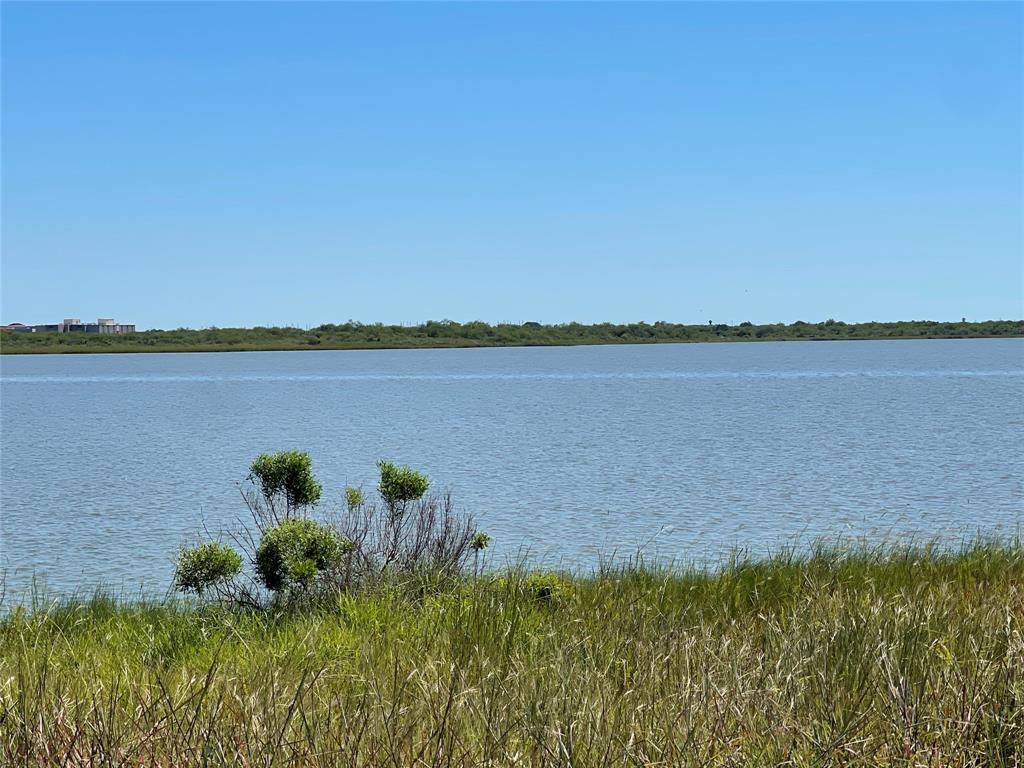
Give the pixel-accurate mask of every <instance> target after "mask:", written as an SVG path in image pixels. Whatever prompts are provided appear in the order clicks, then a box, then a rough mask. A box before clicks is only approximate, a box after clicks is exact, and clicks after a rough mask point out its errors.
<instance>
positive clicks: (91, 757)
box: [0, 541, 1024, 766]
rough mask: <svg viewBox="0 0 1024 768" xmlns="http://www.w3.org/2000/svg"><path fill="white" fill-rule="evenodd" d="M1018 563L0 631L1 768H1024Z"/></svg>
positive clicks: (890, 559)
mask: <svg viewBox="0 0 1024 768" xmlns="http://www.w3.org/2000/svg"><path fill="white" fill-rule="evenodd" d="M1022 620H1024V546H1022V544H1021V542H1019V541H1015V542H1010V543H978V544H974V545H971V546H969V547H966V548H965V549H963V550H962V551H958V552H954V553H948V552H942V551H939V550H935V549H930V548H906V549H894V548H887V549H877V550H868V549H858V550H854V551H850V552H843V551H840V550H822V551H818V552H815V553H813V554H811V555H808V556H805V557H795V556H792V555H790V554H782V555H779V556H776V557H774V558H771V559H769V560H765V561H746V560H743V559H735V560H733V561H731V562H730V563H728V564H726V565H724V566H723V567H721V568H720V569H717V570H714V571H710V572H703V571H697V570H685V569H658V568H648V567H634V568H619V569H615V568H606V569H604V570H602V571H600V572H598V573H597V574H595V575H593V576H590V577H579V576H576V577H572V576H550V575H549V576H546V577H545V576H539V575H537V574H533V575H530V574H528V573H523V572H516V571H513V572H508V573H502V574H491V575H487V576H483V577H480V578H479V579H473V578H467V579H466V580H465V581H463V582H461V583H457V584H451V585H448V586H447V587H445V588H437V587H436V585H435V587H434V588H424V585H423V584H405V585H394V586H392V587H388V588H385V589H379V590H375V591H373V592H369V593H363V594H358V595H345V596H341V597H338V598H337V599H336V600H334V601H332V602H331V603H330V604H328V605H323V606H320V607H318V608H316V609H312V608H308V609H306V610H303V611H292V612H285V613H276V614H275V613H269V612H267V613H264V612H241V611H233V610H229V609H226V608H223V607H214V606H206V607H199V606H194V605H192V606H190V605H189V604H186V603H180V602H159V603H153V604H147V603H140V602H134V603H125V604H121V603H118V602H117V601H114V600H111V599H109V598H106V597H102V596H98V597H95V598H93V599H91V600H90V599H80V600H71V601H57V602H53V603H50V604H46V603H44V602H39V603H37V604H36V605H35V606H34V607H28V608H16V609H14V610H10V611H8V613H7V615H6V617H5V618H4V619H3V620H2V621H0V764H2V765H12V766H13V765H17V766H51V765H53V766H56V765H97V766H99V765H102V766H108V765H109V766H129V765H131V766H139V765H145V766H153V765H161V766H186V765H188V766H192V765H204V764H205V765H216V766H221V765H229V766H254V765H261V766H270V765H275V766H276V765H296V766H339V765H345V766H442V765H443V766H482V765H495V766H497V765H501V766H505V765H524V766H525V765H530V766H541V765H551V766H556V765H557V766H608V765H616V766H617V765H659V766H680V765H693V766H705V765H717V766H727V765H730V766H731V765H735V766H740V765H743V766H747V765H758V766H762V765H763V766H769V765H772V766H774V765H797V766H820V765H849V766H854V765H863V766H924V765H934V766H952V765H957V766H966V765H972V766H975V765H977V766H980V765H993V766H1000V765H1001V766H1011V765H1020V764H1021V763H1022V762H1024V634H1022V633H1024V627H1022Z"/></svg>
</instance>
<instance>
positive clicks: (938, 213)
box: [0, 2, 1024, 328]
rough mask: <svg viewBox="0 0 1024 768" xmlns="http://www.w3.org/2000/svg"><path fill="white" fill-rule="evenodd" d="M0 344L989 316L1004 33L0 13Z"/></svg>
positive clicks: (405, 9) (1007, 142)
mask: <svg viewBox="0 0 1024 768" xmlns="http://www.w3.org/2000/svg"><path fill="white" fill-rule="evenodd" d="M2 14H3V15H2V43H3V47H2V64H3V71H2V87H3V91H2V92H3V97H2V110H3V114H2V118H3V127H2V140H3V146H2V150H3V157H2V183H3V186H2V193H3V199H2V225H3V230H2V245H3V257H2V273H0V277H2V303H3V306H2V310H0V311H2V318H3V321H4V322H11V321H20V322H26V323H27V322H45V321H54V320H59V319H60V318H62V317H65V316H80V317H95V316H97V315H103V316H113V317H116V318H118V319H120V320H123V321H126V322H136V323H138V324H139V326H140V327H163V328H174V327H179V326H192V327H201V326H208V325H218V326H229V325H255V324H263V325H269V324H293V325H316V324H319V323H322V322H341V321H344V320H347V319H350V318H351V319H356V320H362V321H364V322H374V321H383V322H415V321H421V320H425V319H428V318H436V319H439V318H451V319H455V320H472V319H483V320H488V321H492V322H494V321H525V320H539V321H545V322H562V321H570V320H578V321H581V322H595V321H604V320H610V321H633V320H641V319H642V320H648V321H653V320H659V319H663V320H671V321H678V322H706V321H708V320H713V321H714V322H739V321H743V320H751V321H753V322H779V321H785V322H791V321H793V320H798V319H799V320H808V321H810V320H821V319H824V318H827V317H835V318H837V319H843V320H847V321H862V320H872V319H877V320H895V319H912V318H931V319H954V318H955V319H959V318H960V317H961V316H967V317H969V318H971V319H984V318H1007V317H1014V318H1019V317H1021V316H1022V314H1024V310H1022V293H1024V276H1022V259H1024V256H1022V253H1024V219H1022V217H1024V191H1022V141H1024V139H1022V136H1024V118H1022V111H1024V110H1022V93H1024V84H1022V41H1021V38H1022V24H1024V16H1022V5H1020V4H1015V3H1007V4H989V3H981V4H931V3H910V4H888V3H877V4H875V3H865V4H825V3H796V4H767V3H755V4H749V5H748V4H732V3H721V4H558V5H555V4H548V5H537V4H330V3H319V4H294V3H264V4H243V3H225V4H194V3H180V4H177V3H170V4H151V3H137V4H136V3H114V4H96V3H81V4H58V3H10V2H5V3H4V4H3V7H2Z"/></svg>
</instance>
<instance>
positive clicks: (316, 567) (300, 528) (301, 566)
mask: <svg viewBox="0 0 1024 768" xmlns="http://www.w3.org/2000/svg"><path fill="white" fill-rule="evenodd" d="M352 548H353V544H352V542H351V541H350V540H348V539H345V538H342V537H341V536H339V535H338V534H337V533H335V532H334V531H333V530H332V529H331V528H328V527H327V526H326V525H323V524H322V523H318V522H316V521H314V520H306V519H298V518H293V519H290V520H285V521H284V522H282V523H280V524H279V525H277V526H276V527H274V528H271V529H269V530H268V531H266V532H265V533H264V534H263V538H262V539H261V540H260V544H259V546H258V547H257V548H256V558H255V564H256V575H257V576H258V577H259V579H260V581H261V582H262V583H263V585H264V586H265V587H266V588H267V589H269V590H271V591H273V592H281V591H286V590H289V589H293V588H295V587H301V588H307V587H309V586H310V585H311V584H312V583H313V581H314V579H316V577H317V575H318V574H320V573H322V572H324V571H328V570H332V569H337V568H339V567H340V566H341V565H342V562H343V560H344V556H345V555H346V554H348V553H349V552H351V551H352Z"/></svg>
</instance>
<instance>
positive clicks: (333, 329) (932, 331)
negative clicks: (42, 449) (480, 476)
mask: <svg viewBox="0 0 1024 768" xmlns="http://www.w3.org/2000/svg"><path fill="white" fill-rule="evenodd" d="M1012 336H1024V322H1022V321H1020V320H989V321H985V322H977V323H968V322H960V323H955V322H954V323H942V322H934V321H909V322H896V323H844V322H841V321H836V320H826V321H825V322H820V323H804V322H796V323H791V324H788V325H787V324H785V323H776V324H768V325H753V324H751V323H741V324H739V325H712V324H710V323H709V324H707V325H681V324H676V323H665V322H657V323H653V324H649V323H630V324H626V325H615V324H612V323H600V324H596V325H582V324H580V323H566V324H562V325H541V324H540V323H522V324H510V323H508V324H498V325H488V324H487V323H483V322H472V323H456V322H452V321H449V320H442V321H430V322H427V323H424V324H423V325H416V326H402V325H381V324H379V323H378V324H374V325H364V324H363V323H354V322H348V323H343V324H341V325H334V324H327V325H321V326H318V327H316V328H313V329H311V330H308V331H307V330H303V329H301V328H263V327H257V328H208V329H203V330H191V329H187V328H179V329H178V330H174V331H164V330H152V331H143V332H140V333H132V334H124V335H108V334H73V333H67V334H57V333H18V332H11V331H3V332H0V353H4V354H25V353H43V354H45V353H63V352H228V351H264V350H266V351H269V350H299V349H404V348H413V349H415V348H432V347H502V346H558V345H576V344H649V343H658V342H701V341H719V342H720V341H791V340H840V339H921V338H927V339H934V338H989V337H1012Z"/></svg>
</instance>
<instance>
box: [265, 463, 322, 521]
mask: <svg viewBox="0 0 1024 768" xmlns="http://www.w3.org/2000/svg"><path fill="white" fill-rule="evenodd" d="M249 471H250V472H252V475H253V477H254V478H255V479H256V481H257V482H258V483H259V486H260V491H261V492H262V493H263V496H264V497H265V498H266V499H267V500H268V501H269V500H270V499H273V498H274V497H275V496H277V495H278V494H282V495H284V497H285V501H286V502H287V504H288V508H289V509H294V508H296V507H304V506H308V505H310V504H316V503H317V502H318V501H320V494H321V492H322V491H323V488H322V486H321V485H320V483H319V482H317V479H316V478H315V477H314V476H313V462H312V461H311V460H310V458H309V454H308V453H305V452H303V451H278V452H276V453H263V454H260V455H259V456H257V457H256V460H255V461H254V462H253V463H252V466H251V467H249Z"/></svg>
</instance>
